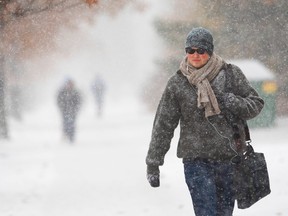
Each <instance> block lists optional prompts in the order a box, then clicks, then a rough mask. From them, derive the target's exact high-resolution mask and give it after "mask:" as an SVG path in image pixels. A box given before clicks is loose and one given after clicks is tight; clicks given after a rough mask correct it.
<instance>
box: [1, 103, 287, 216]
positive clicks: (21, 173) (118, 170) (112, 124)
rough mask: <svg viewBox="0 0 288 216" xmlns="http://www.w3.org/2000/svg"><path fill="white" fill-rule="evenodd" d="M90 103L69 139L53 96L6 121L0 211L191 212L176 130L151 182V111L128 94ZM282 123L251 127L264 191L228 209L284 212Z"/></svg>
mask: <svg viewBox="0 0 288 216" xmlns="http://www.w3.org/2000/svg"><path fill="white" fill-rule="evenodd" d="M128 102H129V103H128ZM109 103H110V104H109ZM127 104H129V106H127ZM93 105H94V104H92V103H86V104H85V106H84V107H83V110H82V112H81V113H80V116H79V122H78V133H77V140H76V142H75V143H74V144H73V145H71V144H69V143H67V142H65V141H64V140H63V139H62V137H61V125H60V119H59V113H58V111H57V109H56V107H55V104H53V103H49V104H47V105H45V106H42V108H39V109H37V110H36V111H34V112H33V113H30V114H28V115H25V116H24V119H23V121H22V122H14V121H11V122H10V127H11V138H10V140H9V141H1V143H0V176H1V178H0V203H1V205H0V215H1V216H80V215H81V216H95V215H99V216H113V215H115V216H116V215H125V216H142V215H143V216H158V215H166V216H175V215H177V216H184V215H186V216H187V215H193V209H192V204H191V200H190V195H189V193H188V190H187V188H186V185H185V182H184V176H183V168H182V164H181V160H179V159H178V158H176V156H175V150H176V143H177V135H175V138H174V139H173V141H172V148H171V150H170V151H169V152H168V154H167V156H166V162H165V165H164V166H163V167H161V187H160V188H157V189H155V188H151V187H150V186H149V184H148V183H147V182H146V178H145V174H146V173H145V172H146V166H145V156H146V152H147V149H148V144H149V139H150V133H151V126H152V122H153V114H151V113H150V114H149V113H146V112H144V111H143V110H142V109H141V106H140V105H139V104H137V102H135V101H133V100H131V101H127V103H126V105H123V106H121V104H113V103H112V102H111V101H110V102H108V104H107V106H106V110H105V113H104V115H103V117H102V118H97V116H96V115H95V110H94V108H95V107H94V106H93ZM108 105H109V106H108ZM287 129H288V119H287V118H281V119H278V120H277V126H276V127H275V128H269V129H268V128H262V129H253V130H252V131H251V134H252V138H253V143H254V148H255V150H257V151H261V152H264V153H265V155H266V159H267V163H268V168H269V171H270V178H271V188H272V193H271V194H270V195H269V196H268V197H266V198H264V199H263V200H261V201H259V202H258V203H256V204H255V205H254V206H252V207H251V208H250V209H247V210H238V209H237V208H235V214H234V215H236V216H244V215H245V216H255V215H262V216H273V215H275V216H284V215H288V207H287V201H288V180H287V179H288V174H287V167H288V159H287V151H288V144H287V140H288V133H287V131H288V130H287Z"/></svg>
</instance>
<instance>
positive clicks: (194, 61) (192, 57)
mask: <svg viewBox="0 0 288 216" xmlns="http://www.w3.org/2000/svg"><path fill="white" fill-rule="evenodd" d="M187 50H188V51H187ZM187 50H186V51H187V57H188V61H189V63H190V64H191V65H192V66H193V67H195V68H201V67H203V66H204V65H205V64H206V63H207V62H208V60H209V59H210V56H209V54H208V53H207V52H206V51H205V50H203V49H198V48H197V47H191V48H189V49H187ZM203 51H204V53H203ZM192 52H194V53H192ZM198 52H199V53H200V54H199V53H198ZM201 53H202V54H201Z"/></svg>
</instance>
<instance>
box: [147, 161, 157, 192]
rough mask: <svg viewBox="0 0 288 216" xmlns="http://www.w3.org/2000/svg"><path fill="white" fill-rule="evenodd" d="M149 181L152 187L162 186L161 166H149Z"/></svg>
mask: <svg viewBox="0 0 288 216" xmlns="http://www.w3.org/2000/svg"><path fill="white" fill-rule="evenodd" d="M147 180H148V182H149V184H150V185H151V187H159V186H160V170H159V166H152V165H148V166H147Z"/></svg>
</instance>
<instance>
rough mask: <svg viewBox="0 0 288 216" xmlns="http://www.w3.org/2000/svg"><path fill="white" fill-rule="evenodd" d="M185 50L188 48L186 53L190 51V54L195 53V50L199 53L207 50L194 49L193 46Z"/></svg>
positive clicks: (201, 53)
mask: <svg viewBox="0 0 288 216" xmlns="http://www.w3.org/2000/svg"><path fill="white" fill-rule="evenodd" d="M185 50H186V53H188V54H194V53H195V52H197V53H198V54H199V55H203V54H204V53H205V52H206V50H205V49H202V48H199V49H193V48H191V47H187V48H185Z"/></svg>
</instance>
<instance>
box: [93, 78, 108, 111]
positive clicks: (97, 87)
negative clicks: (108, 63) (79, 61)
mask: <svg viewBox="0 0 288 216" xmlns="http://www.w3.org/2000/svg"><path fill="white" fill-rule="evenodd" d="M105 90H106V85H105V82H104V80H103V78H102V77H101V76H100V75H99V74H97V75H96V77H95V80H94V82H93V83H92V92H93V96H94V98H95V102H96V108H97V110H96V111H97V114H98V116H101V115H102V110H103V102H104V100H103V99H104V93H105Z"/></svg>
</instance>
